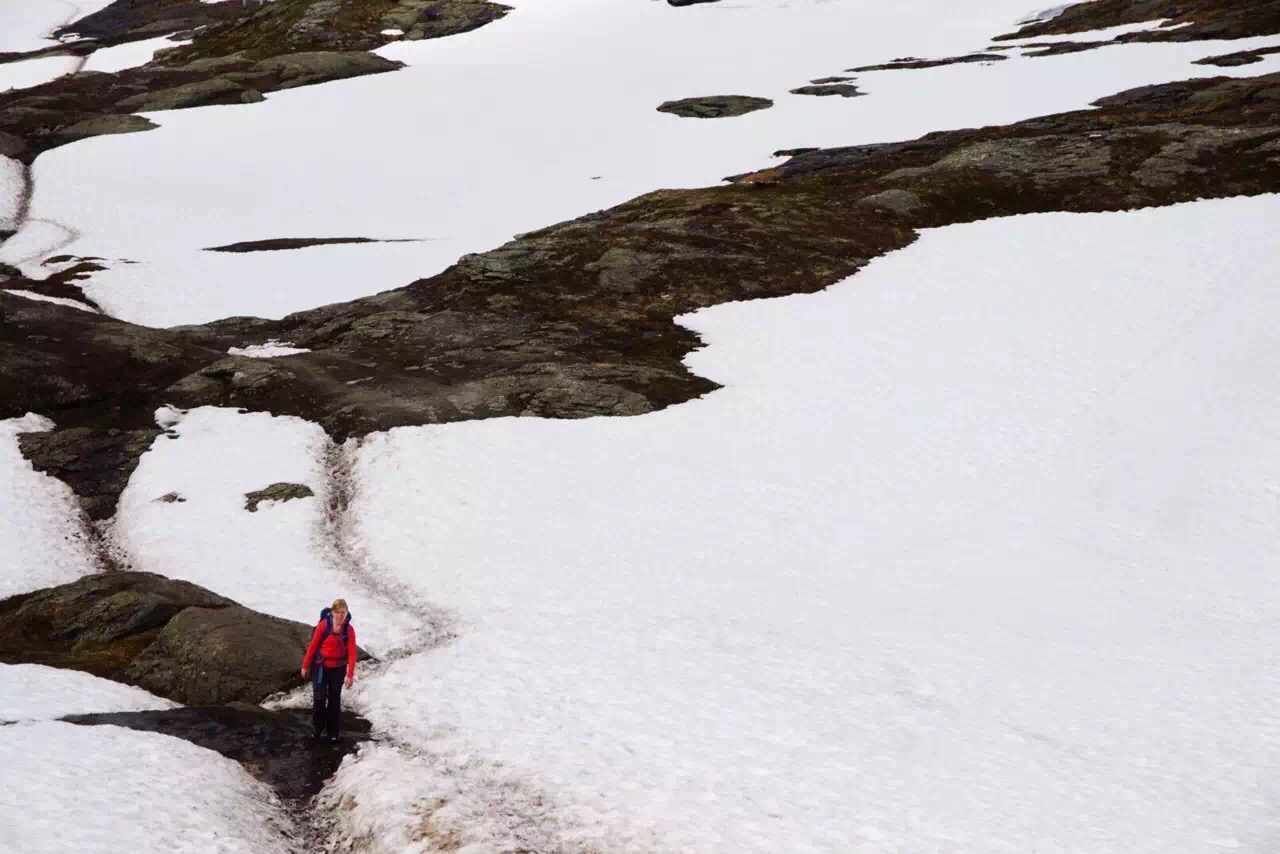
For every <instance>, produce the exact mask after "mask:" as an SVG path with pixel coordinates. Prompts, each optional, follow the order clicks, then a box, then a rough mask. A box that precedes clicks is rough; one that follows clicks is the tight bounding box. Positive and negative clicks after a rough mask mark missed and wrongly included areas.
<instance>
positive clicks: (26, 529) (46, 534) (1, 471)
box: [0, 414, 97, 598]
mask: <svg viewBox="0 0 1280 854" xmlns="http://www.w3.org/2000/svg"><path fill="white" fill-rule="evenodd" d="M53 427H54V424H53V422H52V421H50V420H49V419H47V418H42V417H40V416H38V415H31V414H29V415H26V416H24V417H22V418H11V419H9V420H7V421H0V543H4V547H3V548H0V598H4V597H6V596H13V595H15V594H18V593H27V592H29V591H32V590H38V589H40V588H42V587H50V586H52V585H55V584H65V583H67V582H69V581H75V580H76V579H77V578H80V577H81V576H84V575H88V574H89V573H91V572H94V571H96V570H97V564H96V562H95V560H94V557H93V553H92V550H91V548H90V544H89V539H88V536H87V535H86V533H85V530H84V526H83V523H82V521H81V511H80V504H79V501H78V500H77V499H76V497H75V494H74V493H73V492H72V491H71V488H70V487H68V486H67V485H66V484H64V483H63V482H62V481H60V480H57V479H56V478H53V477H50V476H49V475H46V474H42V473H40V472H37V471H35V470H34V469H33V468H32V466H31V463H30V462H28V461H27V460H26V459H24V458H23V456H22V452H21V451H20V450H19V448H18V436H19V435H20V434H22V433H43V432H45V431H48V430H52V429H53Z"/></svg>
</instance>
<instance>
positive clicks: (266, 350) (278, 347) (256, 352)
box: [227, 340, 311, 359]
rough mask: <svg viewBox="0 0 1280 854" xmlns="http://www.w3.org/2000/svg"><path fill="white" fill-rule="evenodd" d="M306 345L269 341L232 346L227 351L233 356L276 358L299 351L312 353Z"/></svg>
mask: <svg viewBox="0 0 1280 854" xmlns="http://www.w3.org/2000/svg"><path fill="white" fill-rule="evenodd" d="M310 352H311V351H310V350H308V349H307V348H305V347H294V346H293V344H292V343H290V342H288V341H275V340H272V341H268V342H267V343H265V344H250V345H249V346H248V347H231V348H230V349H228V350H227V353H228V354H230V355H232V356H245V357H247V358H250V359H274V358H276V357H278V356H293V355H296V354H297V353H310Z"/></svg>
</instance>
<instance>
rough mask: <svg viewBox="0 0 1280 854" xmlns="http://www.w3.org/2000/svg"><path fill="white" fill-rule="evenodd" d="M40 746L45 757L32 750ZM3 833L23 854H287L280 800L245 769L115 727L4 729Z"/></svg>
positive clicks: (0, 749) (0, 745)
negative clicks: (72, 853)
mask: <svg viewBox="0 0 1280 854" xmlns="http://www.w3.org/2000/svg"><path fill="white" fill-rule="evenodd" d="M35 745H38V749H33V746H35ZM0 753H3V755H4V766H5V781H6V784H5V785H4V786H0V827H3V828H4V835H5V840H4V841H5V846H6V848H7V849H8V850H11V851H15V852H17V851H20V852H22V854H66V852H68V851H85V852H89V851H92V852H94V854H209V853H210V852H217V854H241V853H242V852H243V854H287V852H288V851H289V846H287V845H286V844H285V837H284V836H283V833H282V830H283V829H284V828H285V827H286V826H287V825H286V820H285V818H284V815H283V813H282V811H281V809H280V808H279V807H278V806H277V805H275V804H273V803H272V802H271V798H272V797H273V795H272V794H271V792H270V790H269V789H268V788H267V787H266V786H265V785H264V784H262V783H259V782H257V781H256V780H254V779H253V778H252V777H250V776H249V775H248V773H247V772H245V771H244V769H242V768H241V767H240V766H239V765H238V764H236V763H235V762H233V761H231V760H230V759H225V758H223V757H222V756H219V755H218V754H216V753H214V752H213V751H210V750H204V749H203V748H199V747H196V746H194V745H192V744H189V743H188V742H185V741H182V740H181V739H177V738H170V737H169V736H166V735H159V734H157V733H150V732H135V731H133V730H128V729H122V728H120V727H114V726H100V727H88V726H76V725H74V724H68V723H58V722H47V723H20V724H13V725H10V726H0Z"/></svg>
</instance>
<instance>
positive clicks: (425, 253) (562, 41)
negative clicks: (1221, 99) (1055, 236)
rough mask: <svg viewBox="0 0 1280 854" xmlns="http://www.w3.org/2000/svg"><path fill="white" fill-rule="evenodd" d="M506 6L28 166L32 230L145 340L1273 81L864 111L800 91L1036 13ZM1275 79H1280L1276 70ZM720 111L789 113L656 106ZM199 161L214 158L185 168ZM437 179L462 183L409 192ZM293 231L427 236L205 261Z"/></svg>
mask: <svg viewBox="0 0 1280 854" xmlns="http://www.w3.org/2000/svg"><path fill="white" fill-rule="evenodd" d="M516 6H517V8H516V9H515V10H514V11H513V12H512V13H511V14H509V15H508V16H507V17H506V18H504V19H503V20H501V21H498V22H495V23H493V24H490V25H488V26H485V27H483V28H481V29H479V30H476V31H474V32H471V33H467V34H464V35H458V36H451V37H449V38H446V39H433V40H426V41H416V42H405V41H397V42H396V43H394V44H391V45H388V46H386V47H384V48H381V49H380V50H379V53H381V54H382V55H385V56H387V57H390V58H393V59H399V60H402V61H405V62H407V63H409V65H410V66H411V67H409V68H407V69H403V70H400V71H397V72H394V73H390V74H382V75H374V76H371V77H365V78H360V79H355V80H346V81H341V82H337V83H331V84H326V85H324V86H316V87H303V88H299V89H295V90H290V91H287V92H277V93H273V94H272V95H271V97H270V98H269V99H268V100H267V101H266V102H265V103H261V104H254V105H248V106H245V105H232V106H219V107H207V108H201V109H194V110H175V111H169V112H162V113H153V114H149V117H150V118H152V119H153V120H155V121H156V122H158V123H159V124H161V125H162V128H161V129H160V130H158V131H152V132H149V133H146V134H129V135H123V136H115V137H99V138H96V139H92V140H88V141H85V142H81V143H77V144H76V145H71V146H66V147H64V148H60V149H58V150H55V151H52V152H49V153H48V154H46V155H44V156H42V157H41V158H40V159H39V160H38V161H37V163H36V168H35V172H36V187H37V189H36V194H35V195H36V197H35V200H34V202H33V212H34V214H35V215H36V216H38V217H42V218H45V219H48V220H51V221H55V222H60V223H63V224H65V225H67V226H68V227H70V228H73V229H75V230H76V231H78V232H80V233H81V234H82V236H81V237H80V238H79V239H78V240H76V241H75V242H74V243H73V244H72V245H71V246H70V247H69V251H73V252H76V253H79V254H93V255H106V256H108V257H124V258H131V259H133V260H136V261H139V262H141V263H139V264H137V265H129V266H119V267H114V268H112V269H111V270H108V271H104V272H101V273H98V274H95V275H94V277H93V278H92V280H91V281H90V282H89V284H88V285H87V286H86V287H87V291H88V293H89V295H90V296H91V297H92V298H93V299H94V300H95V301H97V302H98V303H99V304H101V305H103V306H104V308H105V309H106V310H107V311H108V312H109V313H111V314H114V315H116V316H119V317H122V318H124V319H126V320H131V321H134V322H139V323H146V324H151V325H170V324H179V323H199V322H204V321H209V320H213V319H216V318H220V317H224V316H229V315H256V316H261V317H280V316H282V315H284V314H287V313H289V312H292V311H298V310H302V309H307V308H311V307H314V306H316V305H320V304H324V303H330V302H336V301H340V300H346V299H351V298H354V297H359V296H363V295H367V294H371V293H375V292H378V291H383V290H387V289H390V288H395V287H399V286H402V285H405V284H408V283H409V282H412V281H414V280H415V279H418V278H420V277H423V276H429V275H432V274H434V273H436V272H439V271H440V270H442V269H444V268H445V267H447V266H448V265H449V264H451V263H453V262H454V261H455V260H456V259H457V258H458V257H459V256H460V255H462V254H464V253H466V252H474V251H481V250H484V249H488V248H492V247H493V246H496V245H498V244H500V243H502V242H504V241H506V240H508V239H509V238H511V237H512V236H513V235H514V234H517V233H520V232H524V231H529V230H533V229H537V228H542V227H545V226H547V225H549V224H551V223H553V222H556V221H559V220H564V219H569V218H572V217H576V216H581V215H583V214H586V213H589V212H592V211H595V210H598V209H600V208H604V207H608V206H610V205H613V204H617V203H620V202H623V201H625V200H627V199H630V198H633V197H635V196H637V195H639V194H641V193H644V192H648V191H650V190H654V189H658V188H662V187H668V188H669V187H689V186H704V185H707V184H714V183H716V182H718V181H719V180H720V179H721V178H722V177H723V176H725V175H730V174H735V173H738V172H744V171H749V170H752V169H757V168H762V167H765V166H768V165H770V162H771V161H770V154H771V152H773V151H775V150H778V149H783V148H792V147H796V146H815V145H851V144H857V143H869V142H881V141H886V140H894V139H909V138H913V137H915V136H917V135H919V134H922V133H926V132H928V131H933V130H937V129H939V128H951V127H971V126H978V125H984V124H992V123H1000V122H1007V121H1014V120H1018V119H1023V118H1027V117H1030V116H1035V115H1043V114H1046V113H1052V112H1056V111H1059V110H1067V109H1073V108H1081V107H1084V106H1086V105H1087V104H1088V103H1089V102H1090V101H1092V100H1094V99H1096V98H1098V97H1100V96H1103V95H1109V94H1112V93H1114V92H1116V91H1118V90H1119V89H1123V88H1126V87H1130V86H1138V85H1144V84H1149V83H1153V82H1159V81H1163V80H1169V79H1175V78H1179V77H1191V76H1196V75H1202V76H1203V75H1220V74H1224V73H1225V74H1236V75H1243V74H1255V73H1259V71H1266V70H1267V67H1266V66H1265V65H1264V66H1250V67H1248V68H1247V69H1225V70H1224V69H1218V68H1209V67H1205V66H1195V65H1191V64H1190V62H1191V61H1192V60H1194V59H1199V58H1201V57H1203V56H1205V55H1208V53H1212V52H1214V51H1217V52H1220V53H1221V52H1223V51H1224V50H1227V49H1229V50H1237V49H1242V48H1244V47H1246V46H1247V45H1246V44H1245V43H1244V42H1247V41H1250V40H1244V42H1231V43H1230V45H1229V46H1227V47H1224V46H1223V45H1217V44H1190V45H1188V44H1156V45H1145V44H1144V45H1133V46H1130V47H1127V48H1126V49H1125V52H1124V53H1123V54H1120V55H1116V54H1111V53H1107V54H1105V55H1104V54H1099V53H1096V52H1094V53H1086V54H1073V55H1070V56H1063V57H1054V58H1051V59H1035V60H1030V59H1024V58H1022V57H1014V58H1011V59H1010V60H1009V61H1007V62H1002V63H997V64H995V65H992V66H989V67H983V66H969V67H947V68H941V69H932V70H919V71H909V72H903V71H893V72H884V73H880V74H869V75H864V76H861V77H860V78H859V85H860V86H861V87H862V88H863V89H865V90H866V91H868V92H869V93H870V94H869V96H868V97H865V98H856V99H837V98H810V97H803V96H796V95H790V94H788V90H790V89H792V88H795V87H797V86H799V85H802V84H804V83H805V82H807V81H808V80H810V79H813V78H816V77H821V76H826V75H830V74H838V73H840V72H841V71H842V70H843V69H846V68H850V67H854V66H858V65H866V64H874V63H879V62H885V61H888V60H891V59H893V58H894V57H900V56H907V55H911V56H955V55H957V54H962V53H967V52H969V51H972V50H975V49H980V48H982V47H983V46H984V45H986V44H988V43H989V40H990V39H991V38H992V37H993V36H995V35H997V34H999V33H1003V32H1006V31H1007V30H1008V29H1009V22H1010V21H1011V20H1014V19H1016V17H1017V16H1019V15H1020V14H1023V13H1025V11H1026V6H1025V0H989V2H985V3H982V4H977V5H976V6H974V7H973V8H971V9H966V10H965V13H964V14H963V15H957V14H955V12H954V4H950V3H943V2H942V0H903V2H897V3H883V4H870V3H852V2H846V3H830V2H818V0H805V1H804V2H799V0H797V2H791V3H788V4H777V3H775V2H773V0H739V2H735V3H733V4H707V5H705V6H693V7H688V8H674V7H671V6H669V5H667V4H665V3H658V2H635V3H625V4H617V3H614V4H609V3H599V2H595V0H522V1H521V2H517V3H516ZM566 22H569V23H568V24H567V23H566ZM1263 41H1265V40H1263ZM1261 43H1262V42H1261V41H1260V42H1259V44H1261ZM655 44H661V45H662V46H663V52H662V53H663V60H662V61H661V62H655V61H654V56H655V54H654V52H653V46H654V45H655ZM780 44H785V45H803V49H802V50H796V49H787V50H780V49H778V46H779V45H780ZM744 57H749V58H750V60H749V61H744V59H743V58H744ZM1269 61H1270V62H1272V63H1273V66H1274V67H1280V57H1273V58H1272V59H1271V60H1269ZM718 93H739V94H746V95H760V96H765V97H770V98H773V99H774V100H775V101H776V106H774V107H773V108H771V109H768V110H762V111H760V112H757V113H753V114H751V115H748V116H743V117H740V118H736V119H733V120H731V121H729V120H726V121H697V120H692V119H684V118H679V117H675V116H670V115H665V114H662V113H658V112H657V111H656V107H657V106H658V105H659V104H661V103H662V102H663V101H666V100H669V99H672V98H680V97H685V96H690V95H705V94H718ZM478 104H483V105H484V108H483V109H477V106H476V105H478ZM335 116H341V121H340V122H335V121H334V117H335ZM353 151H366V152H368V151H374V152H377V156H376V157H371V158H365V159H364V160H362V162H361V168H360V169H359V170H355V171H352V170H341V169H334V168H333V166H334V164H335V163H342V162H345V161H346V159H347V158H348V157H349V155H350V152H353ZM192 162H198V163H200V164H201V165H200V169H199V170H196V172H195V173H193V172H192V169H191V165H190V164H191V163H192ZM423 163H447V164H449V168H447V169H431V170H428V172H427V173H422V174H420V172H421V164H423ZM530 164H536V168H535V167H531V165H530ZM139 175H146V176H147V177H146V180H145V181H139V180H138V176H139ZM597 179H598V180H597ZM90 187H91V188H92V192H93V194H94V196H95V197H98V198H111V199H127V200H128V210H129V216H127V217H121V216H118V215H117V213H116V208H115V206H114V205H86V204H85V201H84V200H85V193H86V188H90ZM193 200H198V204H193ZM175 210H180V211H182V212H183V215H182V216H173V215H172V212H173V211H175ZM406 224H412V229H413V230H412V232H410V233H406V232H405V228H406ZM279 234H291V235H299V236H305V235H323V234H367V235H371V236H380V235H396V236H399V237H406V238H431V240H430V241H429V242H421V243H400V244H389V243H388V244H375V245H372V246H370V245H361V246H351V245H335V246H324V247H316V248H315V249H312V250H309V251H308V252H306V253H281V252H261V253H244V254H226V255H221V256H220V257H216V258H214V257H208V255H209V253H204V252H202V247H206V246H213V245H222V244H226V243H234V242H238V241H244V240H255V239H264V238H268V237H274V236H277V235H279ZM28 245H29V244H28ZM54 251H67V249H63V248H59V249H56V250H55V249H52V248H50V249H48V250H47V252H50V253H51V252H54ZM3 255H4V253H0V260H6V261H9V263H14V262H13V261H12V260H11V259H8V258H5V257H3Z"/></svg>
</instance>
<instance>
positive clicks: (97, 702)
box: [0, 664, 177, 722]
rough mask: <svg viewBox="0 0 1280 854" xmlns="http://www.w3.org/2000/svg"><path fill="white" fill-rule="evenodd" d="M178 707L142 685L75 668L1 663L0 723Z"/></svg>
mask: <svg viewBox="0 0 1280 854" xmlns="http://www.w3.org/2000/svg"><path fill="white" fill-rule="evenodd" d="M176 706H177V704H176V703H173V702H170V701H169V700H166V699H164V698H162V697H157V696H155V695H154V694H152V693H150V692H148V691H143V690H142V689H141V688H134V687H133V686H131V685H121V684H120V683H119V682H112V681H111V680H110V679H100V678H99V677H97V676H91V675H89V674H88V673H81V672H79V671H76V670H60V669H58V668H56V667H44V666H43V665H40V664H0V722H7V721H22V720H48V719H54V718H60V717H63V716H64V715H86V714H91V713H94V712H137V711H142V710H144V709H172V708H175V707H176Z"/></svg>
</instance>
